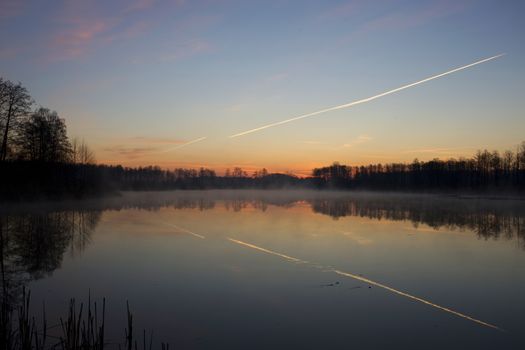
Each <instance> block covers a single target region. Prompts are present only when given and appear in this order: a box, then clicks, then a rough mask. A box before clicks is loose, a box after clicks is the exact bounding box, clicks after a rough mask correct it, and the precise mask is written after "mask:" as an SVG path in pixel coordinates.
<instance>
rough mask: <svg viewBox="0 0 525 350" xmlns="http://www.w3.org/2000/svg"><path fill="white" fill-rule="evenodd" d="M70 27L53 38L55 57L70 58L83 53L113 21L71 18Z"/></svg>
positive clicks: (108, 28)
mask: <svg viewBox="0 0 525 350" xmlns="http://www.w3.org/2000/svg"><path fill="white" fill-rule="evenodd" d="M69 22H70V23H71V25H70V28H67V29H66V30H64V31H62V32H60V33H58V34H57V35H55V37H54V38H53V47H54V48H55V49H56V50H55V51H54V53H53V58H55V59H59V60H60V59H72V58H78V57H81V56H83V55H85V54H86V53H87V52H88V51H89V50H90V49H91V48H92V45H93V43H94V42H95V40H96V39H97V38H99V37H101V36H102V35H103V34H104V33H106V32H107V31H109V30H110V29H111V28H112V27H113V26H114V25H115V24H114V21H110V20H104V19H98V20H71V21H69Z"/></svg>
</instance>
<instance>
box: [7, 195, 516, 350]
mask: <svg viewBox="0 0 525 350" xmlns="http://www.w3.org/2000/svg"><path fill="white" fill-rule="evenodd" d="M0 229H1V233H2V235H3V241H4V260H5V261H4V265H5V275H6V281H7V282H8V283H9V289H10V291H11V292H12V293H13V294H16V293H18V292H19V291H20V287H21V286H24V285H25V286H27V287H28V288H29V289H30V290H31V291H32V305H33V310H34V312H35V313H36V314H39V313H40V311H39V310H40V309H41V305H42V301H45V305H46V313H47V319H48V324H49V326H53V324H54V323H56V322H57V321H58V320H59V317H60V316H64V315H66V311H67V304H68V300H69V298H72V297H74V298H76V299H77V300H83V301H87V299H88V293H89V291H90V293H91V299H92V300H95V301H97V302H98V303H100V302H101V299H102V298H103V297H105V298H106V312H107V315H106V322H107V337H108V338H109V341H111V342H114V343H118V342H123V339H124V328H125V326H126V311H125V310H126V301H129V303H130V306H131V309H132V312H133V314H134V320H135V324H134V326H135V330H136V331H137V332H138V333H139V334H136V335H137V336H139V335H140V341H142V340H141V338H142V330H143V329H146V330H147V334H148V337H149V335H150V332H151V331H153V343H154V348H158V347H157V346H156V344H157V345H158V344H160V342H169V343H170V348H171V349H193V348H195V349H286V348H299V349H330V348H338V349H341V348H344V349H378V348H379V349H384V348H393V349H431V348H432V349H444V348H446V349H523V348H525V201H520V200H495V199H492V200H487V199H475V198H451V197H443V196H418V195H416V196H410V195H391V194H390V195H389V194H379V193H374V194H367V193H326V192H270V191H266V192H257V191H255V192H249V191H230V192H226V191H211V192H198V191H197V192H162V193H127V194H124V195H123V196H122V197H120V198H110V199H105V200H89V201H83V202H63V203H47V204H43V205H38V204H34V203H33V204H30V205H7V206H4V207H3V208H1V209H0ZM99 305H100V304H99ZM55 330H56V328H55ZM50 332H51V333H53V331H50Z"/></svg>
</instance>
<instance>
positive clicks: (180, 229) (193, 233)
mask: <svg viewBox="0 0 525 350" xmlns="http://www.w3.org/2000/svg"><path fill="white" fill-rule="evenodd" d="M161 223H162V224H164V225H166V226H171V227H174V228H176V229H177V230H179V231H181V232H184V233H189V234H190V235H192V236H195V237H198V238H200V239H205V238H206V237H204V236H203V235H199V234H198V233H195V232H192V231H190V230H188V229H185V228H182V227H180V226H177V225H175V224H168V223H167V222H161Z"/></svg>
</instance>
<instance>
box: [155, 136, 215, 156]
mask: <svg viewBox="0 0 525 350" xmlns="http://www.w3.org/2000/svg"><path fill="white" fill-rule="evenodd" d="M206 139H207V137H206V136H204V137H200V138H198V139H195V140H191V141H188V142H185V143H182V144H180V145H177V146H175V147H172V148H169V149H167V150H164V151H163V152H170V151H174V150H176V149H179V148H182V147H186V146H188V145H191V144H192V143H197V142H200V141H203V140H206Z"/></svg>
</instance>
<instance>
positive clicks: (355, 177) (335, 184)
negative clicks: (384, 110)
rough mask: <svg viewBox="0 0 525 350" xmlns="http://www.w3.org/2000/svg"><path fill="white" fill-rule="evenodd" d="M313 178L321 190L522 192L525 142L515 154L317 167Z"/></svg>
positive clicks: (510, 152)
mask: <svg viewBox="0 0 525 350" xmlns="http://www.w3.org/2000/svg"><path fill="white" fill-rule="evenodd" d="M312 176H313V177H314V178H315V179H316V180H317V185H318V186H319V187H323V188H349V189H352V188H354V189H377V190H416V191H419V190H450V191H455V190H465V191H490V190H494V191H523V190H524V188H525V141H524V142H522V143H521V144H520V145H518V146H517V147H516V151H515V152H512V151H510V150H507V151H505V152H504V153H503V154H502V155H500V153H499V152H498V151H492V152H489V151H487V150H483V151H481V150H479V151H477V152H476V154H475V155H474V156H472V157H470V158H459V159H448V160H440V159H437V158H436V159H432V160H430V161H426V162H425V161H419V160H418V159H415V160H414V161H413V162H412V163H408V164H407V163H391V164H371V165H367V166H347V165H342V164H339V163H334V164H332V165H330V166H326V167H322V168H316V169H314V170H313V172H312Z"/></svg>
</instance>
